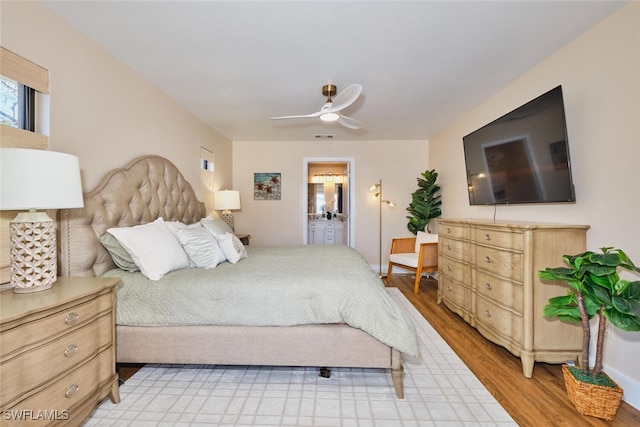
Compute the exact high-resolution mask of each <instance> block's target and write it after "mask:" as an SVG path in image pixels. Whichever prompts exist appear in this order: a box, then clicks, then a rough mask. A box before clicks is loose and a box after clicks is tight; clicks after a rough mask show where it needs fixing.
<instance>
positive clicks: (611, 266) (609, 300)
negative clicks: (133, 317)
mask: <svg viewBox="0 0 640 427" xmlns="http://www.w3.org/2000/svg"><path fill="white" fill-rule="evenodd" d="M601 251H602V253H597V252H591V251H587V252H583V253H581V254H578V255H565V256H563V257H562V259H563V260H564V262H565V263H566V264H567V265H568V266H569V267H556V268H546V269H544V270H540V271H539V272H538V276H539V277H540V278H541V279H543V280H563V281H565V282H566V283H567V285H568V286H569V292H568V294H567V295H563V296H558V297H554V298H550V299H549V302H548V304H547V305H546V306H545V308H544V310H543V314H544V315H545V316H546V317H557V318H558V319H560V320H562V321H565V322H572V323H581V325H582V365H583V366H582V367H581V368H582V374H583V375H585V376H590V377H591V378H592V379H594V380H595V379H598V378H600V376H601V375H600V374H601V372H602V356H603V352H604V336H605V331H606V327H607V321H609V322H611V324H613V325H614V326H616V327H617V328H619V329H621V330H623V331H640V281H633V282H631V281H629V280H625V279H621V278H620V276H619V275H618V270H619V269H624V270H628V271H632V272H635V273H639V272H640V268H638V267H636V266H635V265H634V263H633V262H632V261H631V260H630V259H629V257H628V256H627V254H625V253H624V251H622V250H621V249H616V248H612V247H604V248H601ZM594 317H597V319H598V333H597V342H596V358H595V364H594V366H593V369H589V349H590V341H591V328H590V322H589V320H590V319H592V318H594ZM603 377H604V376H603Z"/></svg>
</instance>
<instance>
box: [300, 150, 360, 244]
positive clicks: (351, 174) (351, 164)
mask: <svg viewBox="0 0 640 427" xmlns="http://www.w3.org/2000/svg"><path fill="white" fill-rule="evenodd" d="M309 163H346V164H347V181H348V189H349V191H348V193H347V197H348V201H347V202H348V204H349V216H347V229H348V230H349V234H348V242H349V246H351V247H352V248H355V245H356V233H355V227H354V226H353V224H354V222H353V219H354V218H355V214H356V209H355V203H354V197H353V194H352V193H353V189H354V188H355V175H356V174H355V168H356V160H355V158H354V157H305V158H304V159H302V183H303V185H302V243H303V244H305V245H307V244H309V233H308V230H309V215H308V212H307V207H308V205H307V201H308V197H309V188H308V185H307V184H308V179H309Z"/></svg>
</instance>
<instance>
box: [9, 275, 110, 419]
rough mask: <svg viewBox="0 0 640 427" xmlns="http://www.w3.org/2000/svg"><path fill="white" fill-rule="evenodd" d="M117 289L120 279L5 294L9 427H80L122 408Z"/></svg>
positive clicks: (65, 280)
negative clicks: (106, 408) (99, 408)
mask: <svg viewBox="0 0 640 427" xmlns="http://www.w3.org/2000/svg"><path fill="white" fill-rule="evenodd" d="M118 283H120V279H119V278H105V277H83V278H77V277H59V278H58V279H57V281H56V283H55V284H54V285H53V288H51V289H49V290H46V291H42V292H36V293H29V294H16V293H14V292H13V290H11V289H9V290H6V291H2V292H0V378H2V383H1V384H0V412H2V413H3V417H4V422H6V424H4V423H3V425H31V424H36V425H42V426H44V425H50V424H54V423H55V424H56V425H66V424H69V425H79V424H81V423H82V421H83V420H84V419H85V418H87V417H88V416H89V415H90V414H91V412H92V411H93V409H94V408H95V406H96V404H97V403H98V402H100V401H101V400H102V399H104V398H105V397H107V396H109V397H110V398H111V400H112V401H113V402H114V403H118V402H119V401H120V395H119V393H118V375H117V374H116V365H115V345H114V342H115V294H114V289H115V286H116V285H117V284H118ZM7 414H9V415H7ZM10 414H16V415H15V416H13V417H12V416H11V415H10ZM7 416H9V418H7ZM20 416H21V417H22V420H21V421H20V420H18V417H20ZM42 416H46V418H44V419H43V418H42ZM38 417H40V418H38ZM43 420H44V421H47V422H43ZM58 423H60V424H58Z"/></svg>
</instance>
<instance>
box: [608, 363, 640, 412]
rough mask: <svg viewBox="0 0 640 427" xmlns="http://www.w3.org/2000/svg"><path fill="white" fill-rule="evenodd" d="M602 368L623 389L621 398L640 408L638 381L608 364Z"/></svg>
mask: <svg viewBox="0 0 640 427" xmlns="http://www.w3.org/2000/svg"><path fill="white" fill-rule="evenodd" d="M603 370H604V372H606V373H607V375H609V376H610V377H611V378H612V379H613V380H614V381H615V382H617V383H618V385H619V386H620V387H622V389H623V390H624V396H622V400H624V401H625V402H627V403H628V404H629V405H631V406H633V407H634V408H636V409H638V410H640V382H638V381H637V380H635V379H633V378H631V377H629V376H628V375H626V374H624V373H622V372H620V371H618V370H616V369H614V368H611V367H609V366H604V369H603Z"/></svg>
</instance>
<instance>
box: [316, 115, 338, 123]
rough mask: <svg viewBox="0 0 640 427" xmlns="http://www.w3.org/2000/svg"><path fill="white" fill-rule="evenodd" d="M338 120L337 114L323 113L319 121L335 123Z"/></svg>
mask: <svg viewBox="0 0 640 427" xmlns="http://www.w3.org/2000/svg"><path fill="white" fill-rule="evenodd" d="M339 118H340V115H339V114H338V113H324V114H322V115H320V120H322V121H323V122H335V121H336V120H338V119H339Z"/></svg>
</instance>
